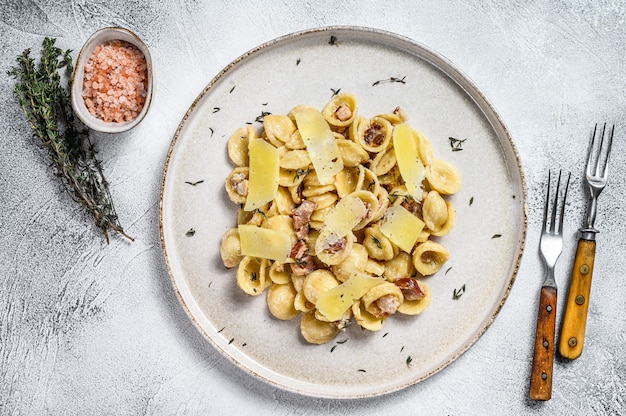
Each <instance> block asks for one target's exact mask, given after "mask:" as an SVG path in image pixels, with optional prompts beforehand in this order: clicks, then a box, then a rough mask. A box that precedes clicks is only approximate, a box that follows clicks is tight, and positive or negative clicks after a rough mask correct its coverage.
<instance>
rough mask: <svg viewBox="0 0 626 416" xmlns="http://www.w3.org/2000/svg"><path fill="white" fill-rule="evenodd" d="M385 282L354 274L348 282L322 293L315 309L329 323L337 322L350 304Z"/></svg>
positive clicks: (364, 274)
mask: <svg viewBox="0 0 626 416" xmlns="http://www.w3.org/2000/svg"><path fill="white" fill-rule="evenodd" d="M384 281H385V280H384V279H382V278H380V277H374V276H370V275H369V274H367V273H363V272H354V273H353V274H352V275H351V276H350V278H348V280H346V281H345V282H343V283H342V284H340V285H339V286H335V287H334V288H332V289H330V290H328V291H326V292H324V293H323V294H322V296H321V297H320V298H319V299H318V300H317V302H316V304H315V307H316V308H317V310H318V311H319V312H320V313H321V314H322V315H324V317H326V319H328V320H329V321H337V320H339V319H340V318H341V317H342V315H343V314H344V313H346V311H347V310H348V309H350V307H352V304H353V303H354V302H355V301H357V300H359V299H361V297H363V295H365V294H366V293H367V292H368V291H369V290H370V289H371V288H373V287H374V286H376V285H379V284H380V283H382V282H384Z"/></svg>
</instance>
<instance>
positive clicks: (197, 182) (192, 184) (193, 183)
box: [185, 179, 204, 186]
mask: <svg viewBox="0 0 626 416" xmlns="http://www.w3.org/2000/svg"><path fill="white" fill-rule="evenodd" d="M203 182H204V179H202V180H199V181H196V182H189V181H185V183H186V184H188V185H191V186H196V185H200V184H201V183H203Z"/></svg>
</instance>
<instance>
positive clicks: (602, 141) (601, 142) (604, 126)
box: [595, 123, 606, 176]
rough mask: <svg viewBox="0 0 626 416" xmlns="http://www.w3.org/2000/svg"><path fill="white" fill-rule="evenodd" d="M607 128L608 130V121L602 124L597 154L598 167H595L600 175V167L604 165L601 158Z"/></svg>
mask: <svg viewBox="0 0 626 416" xmlns="http://www.w3.org/2000/svg"><path fill="white" fill-rule="evenodd" d="M605 130H606V123H604V124H603V125H602V133H600V146H599V147H598V155H597V156H596V167H595V171H596V176H600V167H601V166H602V164H601V163H600V159H601V158H602V145H604V132H605ZM605 166H606V165H605Z"/></svg>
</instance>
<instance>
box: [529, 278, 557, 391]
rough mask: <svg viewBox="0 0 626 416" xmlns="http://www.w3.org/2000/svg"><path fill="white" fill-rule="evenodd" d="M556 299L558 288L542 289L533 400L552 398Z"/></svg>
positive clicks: (535, 353) (532, 373) (531, 375)
mask: <svg viewBox="0 0 626 416" xmlns="http://www.w3.org/2000/svg"><path fill="white" fill-rule="evenodd" d="M556 297H557V291H556V288H554V287H549V286H543V287H542V288H541V296H540V297H539V312H538V314H537V333H536V335H535V352H534V356H533V367H532V372H531V374H530V398H531V399H533V400H550V398H551V397H552V369H553V365H554V333H555V325H556Z"/></svg>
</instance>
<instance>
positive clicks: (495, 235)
mask: <svg viewBox="0 0 626 416" xmlns="http://www.w3.org/2000/svg"><path fill="white" fill-rule="evenodd" d="M500 237H502V234H494V235H492V236H491V238H492V239H494V238H500Z"/></svg>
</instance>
